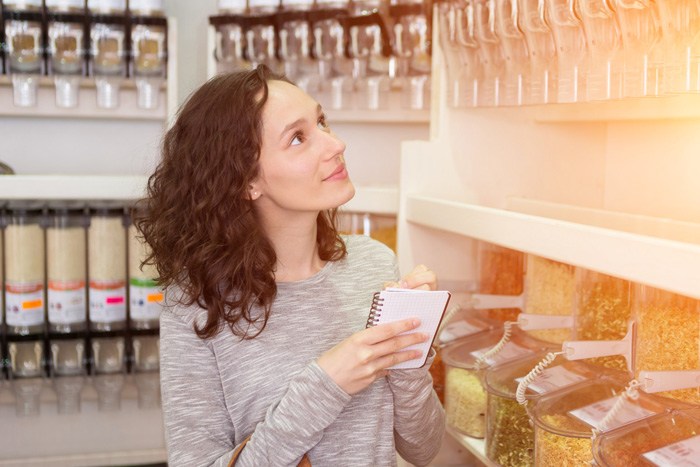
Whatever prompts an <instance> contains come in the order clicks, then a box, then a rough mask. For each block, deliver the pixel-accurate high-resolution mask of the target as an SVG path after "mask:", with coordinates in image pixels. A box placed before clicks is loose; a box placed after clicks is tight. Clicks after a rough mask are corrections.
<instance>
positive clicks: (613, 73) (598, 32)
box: [576, 0, 623, 101]
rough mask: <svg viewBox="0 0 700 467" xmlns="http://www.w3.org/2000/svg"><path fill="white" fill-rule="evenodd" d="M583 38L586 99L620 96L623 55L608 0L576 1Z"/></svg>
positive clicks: (615, 22)
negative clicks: (585, 61)
mask: <svg viewBox="0 0 700 467" xmlns="http://www.w3.org/2000/svg"><path fill="white" fill-rule="evenodd" d="M576 7H577V13H578V16H579V17H580V18H581V24H582V25H583V32H584V35H585V37H586V50H587V60H588V65H587V66H586V73H587V75H586V100H589V101H596V100H608V99H619V98H621V97H622V70H623V55H622V51H621V42H620V30H619V28H618V25H617V21H616V16H615V11H614V10H613V8H612V3H611V2H610V0H578V1H577V2H576Z"/></svg>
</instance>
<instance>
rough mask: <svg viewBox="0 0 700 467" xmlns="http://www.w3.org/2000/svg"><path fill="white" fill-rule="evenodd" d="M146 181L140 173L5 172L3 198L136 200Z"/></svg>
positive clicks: (0, 184) (0, 193)
mask: <svg viewBox="0 0 700 467" xmlns="http://www.w3.org/2000/svg"><path fill="white" fill-rule="evenodd" d="M146 181H147V177H145V176H138V175H2V176H0V200H116V201H122V200H124V201H127V200H136V199H139V198H141V197H142V196H143V195H144V189H145V186H146Z"/></svg>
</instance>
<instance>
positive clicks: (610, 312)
mask: <svg viewBox="0 0 700 467" xmlns="http://www.w3.org/2000/svg"><path fill="white" fill-rule="evenodd" d="M575 284H576V285H575V287H576V289H575V294H574V296H575V304H574V307H575V315H576V339H577V340H595V341H603V340H605V341H615V340H621V339H623V338H624V337H625V335H626V334H627V331H628V328H629V321H630V318H631V313H632V284H631V283H630V282H629V281H626V280H623V279H618V278H616V277H612V276H608V275H606V274H601V273H598V272H595V271H591V270H588V269H583V268H576V273H575ZM586 361H587V362H588V363H591V364H594V365H601V366H604V367H607V368H613V369H617V370H620V371H627V369H628V364H627V361H626V360H625V358H624V357H622V356H620V355H614V356H606V357H596V358H591V359H588V360H586ZM631 363H632V362H630V366H631Z"/></svg>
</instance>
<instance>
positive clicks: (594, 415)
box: [569, 396, 654, 431]
mask: <svg viewBox="0 0 700 467" xmlns="http://www.w3.org/2000/svg"><path fill="white" fill-rule="evenodd" d="M618 397H621V396H615V397H611V398H610V399H605V400H602V401H598V402H595V403H593V404H590V405H587V406H585V407H581V408H580V409H576V410H572V411H570V412H569V414H570V415H573V416H574V417H576V418H578V419H579V420H581V421H582V422H584V423H587V424H588V425H590V426H592V427H593V428H595V429H596V430H599V429H600V422H602V421H603V419H604V418H605V416H606V415H607V414H608V412H610V409H611V408H612V406H613V405H614V404H615V402H616V401H617V398H618ZM652 415H654V412H652V411H650V410H647V409H645V408H644V407H640V406H638V405H637V404H634V403H632V402H629V401H625V403H624V404H623V405H622V408H621V409H620V411H619V412H618V413H617V415H616V416H615V418H614V419H613V420H611V421H610V423H609V424H608V426H607V427H606V429H605V430H604V431H608V430H612V429H613V428H617V427H620V426H622V425H627V424H628V423H631V422H636V421H637V420H641V419H643V418H647V417H650V416H652Z"/></svg>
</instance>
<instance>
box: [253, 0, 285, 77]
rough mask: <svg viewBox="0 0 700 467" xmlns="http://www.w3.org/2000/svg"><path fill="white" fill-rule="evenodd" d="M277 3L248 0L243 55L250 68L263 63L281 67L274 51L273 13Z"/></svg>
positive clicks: (274, 1) (277, 68)
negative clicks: (247, 25)
mask: <svg viewBox="0 0 700 467" xmlns="http://www.w3.org/2000/svg"><path fill="white" fill-rule="evenodd" d="M279 3H280V2H279V0H248V13H247V15H246V21H247V22H248V24H249V27H247V28H246V29H245V43H246V49H245V57H246V59H247V60H248V61H249V62H250V66H251V68H256V67H257V66H258V65H260V64H265V65H267V66H268V67H270V69H272V70H274V71H278V70H279V69H280V67H281V64H280V63H279V61H278V60H277V56H276V51H275V44H276V40H277V39H276V34H275V13H276V12H277V10H278V7H279Z"/></svg>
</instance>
